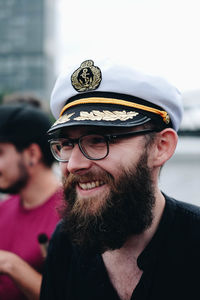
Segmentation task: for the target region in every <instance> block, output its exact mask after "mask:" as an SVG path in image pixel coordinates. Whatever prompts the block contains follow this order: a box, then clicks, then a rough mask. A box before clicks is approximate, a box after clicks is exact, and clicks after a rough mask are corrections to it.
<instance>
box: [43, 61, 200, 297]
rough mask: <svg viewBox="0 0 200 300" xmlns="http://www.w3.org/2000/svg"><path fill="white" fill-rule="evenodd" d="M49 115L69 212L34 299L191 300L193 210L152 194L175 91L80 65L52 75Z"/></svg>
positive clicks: (196, 230)
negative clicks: (51, 117) (39, 292)
mask: <svg viewBox="0 0 200 300" xmlns="http://www.w3.org/2000/svg"><path fill="white" fill-rule="evenodd" d="M51 108H52V112H53V114H54V116H55V117H56V118H57V121H56V122H55V123H54V125H53V126H52V127H51V129H50V130H49V135H50V140H51V141H50V145H51V150H52V153H53V154H54V156H55V158H56V159H57V160H58V161H60V164H61V169H62V174H63V182H64V190H65V198H66V202H65V203H66V204H67V209H66V208H65V205H64V207H63V219H62V222H61V223H60V224H59V226H58V227H57V229H56V231H55V233H54V236H53V239H52V242H51V243H50V247H49V253H48V258H47V261H46V270H45V273H44V279H43V283H42V290H41V300H47V299H48V300H51V299H52V300H53V299H57V300H61V299H70V300H80V299H87V300H94V299H95V300H99V299H109V300H119V299H122V300H128V299H132V300H133V299H134V300H138V299H142V300H145V299H148V300H150V299H152V300H158V299H159V300H160V299H162V300H169V299H174V300H177V299H198V298H199V284H198V282H199V276H198V272H197V270H199V267H200V258H199V257H200V254H199V253H200V210H199V208H198V207H195V206H192V205H190V204H186V203H182V202H179V201H177V200H174V199H172V198H169V197H168V196H167V195H164V194H163V193H162V192H161V191H160V190H159V187H158V177H159V172H160V169H161V167H162V166H163V165H164V163H165V162H166V161H167V160H168V159H169V158H170V157H171V156H172V155H173V153H174V151H175V148H176V144H177V139H178V138H177V130H178V128H179V124H180V122H181V118H182V114H183V108H182V103H181V95H180V93H179V92H178V90H177V89H176V88H175V87H173V86H172V85H171V84H170V83H168V82H167V81H165V80H164V79H162V78H159V77H155V76H150V75H145V74H143V73H140V72H138V71H136V70H134V69H132V68H131V67H128V66H126V65H122V64H121V65H120V64H118V63H116V64H114V63H113V62H102V63H101V62H99V63H98V62H95V61H92V60H87V61H84V62H83V63H81V64H77V65H76V66H74V67H72V68H71V69H69V70H68V72H65V73H63V74H62V75H61V76H60V77H59V78H58V80H57V82H56V85H55V87H54V90H53V93H52V99H51Z"/></svg>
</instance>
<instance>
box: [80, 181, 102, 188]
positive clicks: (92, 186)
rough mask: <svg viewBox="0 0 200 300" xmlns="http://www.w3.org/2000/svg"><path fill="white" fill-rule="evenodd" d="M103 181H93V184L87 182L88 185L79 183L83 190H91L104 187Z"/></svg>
mask: <svg viewBox="0 0 200 300" xmlns="http://www.w3.org/2000/svg"><path fill="white" fill-rule="evenodd" d="M103 184H104V183H103V181H102V180H101V181H92V182H87V183H79V186H80V187H81V188H82V190H90V189H93V188H95V187H99V186H101V185H103Z"/></svg>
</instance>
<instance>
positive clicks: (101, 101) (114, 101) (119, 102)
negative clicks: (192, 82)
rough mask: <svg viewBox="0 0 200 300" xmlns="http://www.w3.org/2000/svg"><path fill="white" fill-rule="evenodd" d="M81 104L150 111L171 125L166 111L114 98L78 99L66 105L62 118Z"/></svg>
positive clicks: (62, 111)
mask: <svg viewBox="0 0 200 300" xmlns="http://www.w3.org/2000/svg"><path fill="white" fill-rule="evenodd" d="M80 104H116V105H123V106H127V107H131V108H137V109H141V110H144V111H148V112H151V113H155V114H158V115H160V116H161V117H162V118H163V121H164V122H165V123H166V124H169V122H170V117H169V115H168V113H167V112H166V111H164V110H159V109H156V108H153V107H149V106H146V105H142V104H138V103H134V102H130V101H126V100H121V99H114V98H100V97H91V98H83V99H78V100H75V101H73V102H70V103H68V104H66V105H65V106H64V107H63V109H62V110H61V113H60V117H61V116H62V115H63V113H64V112H65V111H66V110H67V109H68V108H70V107H73V106H76V105H80Z"/></svg>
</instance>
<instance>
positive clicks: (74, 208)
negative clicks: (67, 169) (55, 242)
mask: <svg viewBox="0 0 200 300" xmlns="http://www.w3.org/2000/svg"><path fill="white" fill-rule="evenodd" d="M88 176H89V178H92V174H90V175H88ZM87 178H88V177H87ZM101 179H102V180H103V181H104V182H106V183H107V184H109V186H110V193H109V195H108V196H107V197H106V199H105V201H102V202H103V204H102V205H101V207H100V208H99V209H98V211H97V212H95V213H92V212H91V211H90V209H89V203H87V200H86V201H83V200H82V202H84V203H81V204H80V203H79V204H80V205H77V202H78V201H77V200H76V191H75V186H76V183H77V180H78V178H76V176H73V175H71V176H70V177H69V178H68V179H67V180H66V182H65V184H64V193H65V199H66V203H67V205H66V207H65V208H63V211H62V216H63V226H64V229H65V230H66V231H67V233H68V235H69V237H70V239H71V241H72V243H73V244H74V245H77V246H78V247H80V248H81V249H82V250H83V251H88V252H90V253H104V252H105V251H107V250H114V249H118V248H121V247H122V246H123V244H124V243H125V242H126V240H127V239H128V237H129V236H131V235H137V234H140V233H142V232H143V231H144V230H145V229H147V228H148V227H149V226H150V225H151V223H152V220H153V214H152V210H153V207H154V204H155V198H154V190H153V185H152V180H151V176H150V170H149V168H148V166H147V154H146V153H145V154H143V156H142V157H141V159H140V162H139V163H138V164H137V166H134V167H132V169H130V170H129V171H123V175H121V176H120V178H119V179H118V180H117V182H115V180H114V179H113V178H112V176H111V175H110V174H108V173H106V174H105V176H104V177H103V178H102V176H101ZM88 181H89V180H88ZM90 201H95V199H90ZM90 203H91V202H90Z"/></svg>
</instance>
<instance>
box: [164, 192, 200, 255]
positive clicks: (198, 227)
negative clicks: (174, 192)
mask: <svg viewBox="0 0 200 300" xmlns="http://www.w3.org/2000/svg"><path fill="white" fill-rule="evenodd" d="M166 203H167V204H166V206H167V208H168V211H169V213H171V214H173V218H172V219H173V222H172V224H173V227H172V228H173V232H171V235H172V236H175V238H176V240H179V242H180V240H181V239H182V240H183V241H185V242H186V241H188V242H190V243H191V244H192V243H193V242H194V243H195V244H198V245H199V249H200V207H199V206H197V205H194V204H191V203H186V202H182V201H179V200H176V199H173V198H169V197H166Z"/></svg>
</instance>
